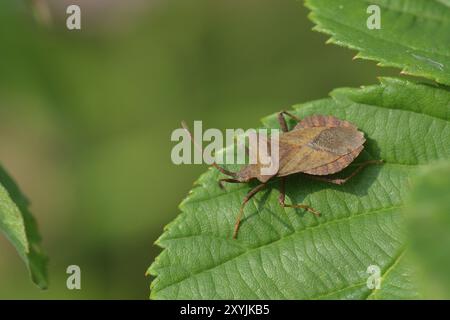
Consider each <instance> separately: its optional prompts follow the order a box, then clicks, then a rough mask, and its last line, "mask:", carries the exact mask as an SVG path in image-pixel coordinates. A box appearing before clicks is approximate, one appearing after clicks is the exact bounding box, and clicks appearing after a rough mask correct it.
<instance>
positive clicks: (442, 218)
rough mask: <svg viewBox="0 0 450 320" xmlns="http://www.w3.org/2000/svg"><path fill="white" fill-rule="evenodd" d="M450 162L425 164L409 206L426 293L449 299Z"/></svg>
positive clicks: (414, 249)
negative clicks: (428, 165)
mask: <svg viewBox="0 0 450 320" xmlns="http://www.w3.org/2000/svg"><path fill="white" fill-rule="evenodd" d="M449 194H450V162H443V163H438V164H436V165H434V166H430V167H427V168H425V169H424V170H422V171H421V172H420V175H419V176H418V177H417V178H415V179H414V181H413V191H412V194H411V197H410V200H409V201H408V203H407V206H406V210H405V211H406V217H407V219H408V226H409V228H410V237H411V240H412V243H411V252H412V254H413V257H414V258H415V260H414V263H415V265H416V266H417V267H418V281H417V283H419V284H420V289H421V291H422V292H423V297H424V298H427V299H450V279H449V277H448V272H449V270H450V251H449V247H450V234H449V230H450V198H449Z"/></svg>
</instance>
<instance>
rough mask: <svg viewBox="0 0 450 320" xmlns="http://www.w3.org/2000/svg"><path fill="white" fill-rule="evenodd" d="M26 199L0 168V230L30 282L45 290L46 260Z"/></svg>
mask: <svg viewBox="0 0 450 320" xmlns="http://www.w3.org/2000/svg"><path fill="white" fill-rule="evenodd" d="M28 204H29V203H28V200H27V199H26V198H25V196H23V195H22V193H21V192H20V190H19V188H18V187H17V185H16V184H15V183H14V181H13V180H12V179H11V177H9V175H8V174H7V173H6V171H5V170H4V169H3V168H2V167H1V166H0V231H2V232H3V233H4V234H5V235H6V237H7V238H8V239H9V241H11V243H12V244H13V245H14V247H15V248H16V250H17V252H18V253H19V255H20V257H21V258H22V259H23V260H24V262H25V264H26V265H27V267H28V269H29V271H30V274H31V278H32V280H33V282H34V283H35V284H36V285H37V286H39V287H40V288H41V289H46V288H47V257H46V256H45V255H44V254H43V252H42V249H41V247H40V242H41V238H40V236H39V233H38V230H37V225H36V221H35V220H34V218H33V216H32V215H31V213H30V212H29V211H28Z"/></svg>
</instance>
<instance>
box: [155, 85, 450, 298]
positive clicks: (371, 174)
mask: <svg viewBox="0 0 450 320" xmlns="http://www.w3.org/2000/svg"><path fill="white" fill-rule="evenodd" d="M405 92H408V94H407V95H405ZM449 101H450V92H449V91H447V90H445V89H441V88H435V87H431V86H427V85H420V84H414V83H411V82H408V81H403V80H398V79H390V78H386V79H383V80H382V83H381V84H380V85H374V86H369V87H363V88H361V89H349V88H345V89H339V90H335V91H334V92H333V93H332V97H331V98H327V99H322V100H318V101H313V102H309V103H305V104H301V105H297V106H294V111H293V112H294V113H296V114H297V115H298V116H300V117H305V116H307V115H311V114H324V115H335V116H337V117H339V118H341V119H347V120H349V121H351V122H352V123H354V124H356V125H357V126H358V127H359V128H360V129H361V130H362V131H364V133H365V135H366V138H367V142H366V145H365V149H364V151H363V153H362V154H361V156H360V157H358V159H356V160H355V163H357V162H361V161H363V160H365V159H383V160H384V161H385V164H383V165H381V166H371V167H368V168H366V169H364V171H363V172H361V173H360V174H358V175H357V176H355V177H354V178H352V179H351V180H350V181H349V182H348V183H347V184H345V185H342V186H336V185H331V184H328V183H325V182H318V181H315V180H312V179H310V178H308V177H307V176H304V175H292V176H289V177H288V183H287V188H286V194H287V199H288V201H291V202H292V203H306V204H309V205H311V206H312V207H314V208H316V209H317V210H319V211H320V212H322V216H321V217H319V218H317V217H315V216H313V215H311V214H309V213H305V212H304V211H302V210H296V209H283V208H281V207H280V206H279V204H278V196H279V191H278V183H277V180H276V179H274V180H273V181H270V183H269V186H268V188H267V190H266V191H263V192H261V193H260V194H258V195H257V196H256V197H255V198H254V200H253V201H252V202H251V203H249V204H248V206H247V207H246V210H245V219H244V220H243V222H242V225H241V229H240V231H239V236H238V239H237V240H232V239H231V234H232V230H233V225H234V221H235V218H236V214H237V213H238V211H239V206H240V204H241V201H242V199H243V197H244V196H245V194H246V193H247V192H248V191H249V190H250V188H251V187H252V186H254V185H255V184H243V185H229V186H227V190H226V191H223V190H221V189H220V188H219V187H218V185H217V180H218V179H219V178H220V176H221V174H219V173H218V172H216V171H215V170H212V169H210V170H208V172H206V173H205V174H204V175H202V176H201V177H200V178H199V180H198V181H197V182H196V183H195V187H194V189H193V190H192V191H191V192H190V194H189V196H188V197H187V198H186V199H185V200H184V201H183V202H182V204H181V205H180V209H181V211H182V213H181V214H180V215H179V216H178V217H177V218H176V219H175V221H173V222H172V223H171V224H170V225H169V226H167V227H166V230H165V232H164V234H163V235H162V236H161V237H160V238H159V239H158V241H157V244H158V245H160V246H161V247H163V248H164V250H163V252H162V253H161V254H160V256H159V257H158V258H157V259H156V261H155V262H154V263H153V264H152V265H151V266H150V268H149V270H148V273H149V274H151V275H153V276H156V278H155V279H154V280H153V282H152V284H151V298H153V299H366V298H368V299H377V298H402V299H406V298H416V297H417V291H416V289H415V287H414V283H413V282H412V280H411V272H412V269H411V266H410V264H409V263H408V261H406V260H405V255H404V252H405V247H406V242H405V236H404V230H403V228H402V227H403V225H404V217H403V215H402V209H403V206H404V199H405V197H406V195H407V194H408V192H409V185H410V183H409V178H410V176H411V175H413V174H414V173H415V172H416V171H417V170H418V168H421V167H423V166H424V165H426V164H428V163H430V162H432V161H435V160H438V159H448V158H450V103H449ZM412 102H413V103H412ZM414 102H415V103H414ZM263 123H264V125H265V126H266V127H269V128H275V127H278V124H277V120H276V116H275V115H272V116H269V117H267V118H265V119H263ZM293 124H294V123H293V122H291V123H290V125H291V126H292V125H293ZM353 169H354V165H352V166H350V167H349V168H348V169H346V170H345V172H344V173H340V174H339V175H346V174H348V173H349V172H351V171H352V170H353ZM370 265H376V266H379V268H380V270H381V279H382V282H381V288H380V289H379V290H375V289H369V288H368V286H367V285H366V281H367V279H368V277H369V274H367V273H366V271H367V268H368V267H369V266H370Z"/></svg>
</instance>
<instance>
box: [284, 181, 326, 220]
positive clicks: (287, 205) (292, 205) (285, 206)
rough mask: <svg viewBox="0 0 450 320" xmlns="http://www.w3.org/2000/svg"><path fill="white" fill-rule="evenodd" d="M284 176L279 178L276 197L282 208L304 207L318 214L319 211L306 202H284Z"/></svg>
mask: <svg viewBox="0 0 450 320" xmlns="http://www.w3.org/2000/svg"><path fill="white" fill-rule="evenodd" d="M285 180H286V178H285V177H281V178H280V196H279V197H278V202H279V203H280V205H281V206H282V207H283V208H297V209H305V210H306V211H309V212H311V213H313V214H315V215H316V216H320V212H318V211H317V210H315V209H313V208H311V207H310V206H308V205H306V204H286V203H285V200H286V193H285Z"/></svg>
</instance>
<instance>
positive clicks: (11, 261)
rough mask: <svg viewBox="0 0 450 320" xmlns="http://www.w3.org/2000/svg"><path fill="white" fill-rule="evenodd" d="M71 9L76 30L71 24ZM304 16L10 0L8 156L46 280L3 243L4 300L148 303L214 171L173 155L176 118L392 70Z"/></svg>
mask: <svg viewBox="0 0 450 320" xmlns="http://www.w3.org/2000/svg"><path fill="white" fill-rule="evenodd" d="M69 3H70V4H79V5H80V6H81V10H82V30H81V31H68V30H67V29H66V24H65V19H66V17H67V16H66V14H65V11H66V7H67V5H68V4H69ZM46 4H48V8H49V12H50V15H49V16H48V17H47V18H46V15H45V10H42V8H44V9H45V5H46ZM36 5H37V7H36ZM36 8H37V9H36ZM307 14H308V10H307V9H306V8H304V7H303V4H302V3H301V2H298V1H295V0H246V1H240V0H190V1H184V0H146V1H138V0H133V1H132V0H128V1H125V2H124V1H112V0H109V1H106V0H104V1H100V0H98V1H87V0H85V1H75V0H73V1H70V2H69V1H62V0H53V1H47V2H45V1H43V0H34V1H24V0H21V1H19V0H2V1H1V2H0V162H1V163H2V164H3V165H4V167H5V168H6V169H7V170H8V172H9V173H10V175H12V176H13V177H14V178H15V180H16V182H17V183H18V184H19V185H20V186H21V189H22V191H23V192H24V193H25V194H26V195H27V196H28V197H29V199H30V200H31V202H32V207H31V210H32V212H33V214H34V215H35V217H36V219H37V220H38V223H39V226H40V231H41V234H42V236H43V246H44V248H45V250H46V252H47V254H48V255H49V257H50V264H49V274H50V288H49V290H47V291H40V290H39V289H37V288H36V287H35V286H34V285H33V284H32V283H31V281H30V280H29V278H28V275H27V271H26V268H25V266H24V264H23V263H22V262H21V261H20V258H19V257H18V255H17V254H16V252H15V251H14V249H13V248H12V246H11V245H10V244H9V243H8V242H7V241H6V240H5V238H4V237H0V298H24V299H28V298H38V299H40V298H42V299H47V298H62V299H70V298H81V299H88V298H100V299H118V298H136V299H147V298H148V295H149V282H150V279H149V278H146V277H145V276H144V273H145V271H146V269H147V267H148V266H149V265H150V263H151V262H152V261H153V259H154V258H155V256H156V255H157V254H158V253H159V252H160V249H159V248H158V247H156V246H155V245H154V244H153V242H154V241H155V240H156V239H157V237H158V236H159V235H160V234H161V233H162V230H163V227H164V225H166V224H167V223H168V222H170V221H171V220H172V219H173V218H174V217H175V216H176V215H177V214H178V208H177V206H178V203H179V202H180V201H181V200H182V199H183V197H184V196H185V195H186V194H187V193H188V191H189V189H190V188H191V186H192V183H193V181H194V180H195V179H196V178H197V176H198V175H199V174H200V173H201V172H203V171H204V170H205V169H206V167H205V166H201V165H192V166H175V165H173V164H172V163H171V160H170V150H171V148H172V146H173V145H174V143H172V142H171V141H170V134H171V132H172V130H174V129H175V128H177V127H178V126H179V123H180V120H183V119H184V120H187V121H188V122H189V123H192V121H193V120H203V121H204V127H214V128H220V129H225V128H249V127H255V126H257V125H258V124H259V119H260V118H261V117H263V116H265V115H268V114H271V113H273V112H276V111H278V110H280V109H282V108H287V107H289V106H290V105H292V104H294V103H298V102H303V101H307V100H311V99H316V98H322V97H325V96H326V95H327V94H328V92H329V91H330V90H332V89H333V88H336V87H341V86H359V85H362V84H372V83H376V82H377V79H376V76H378V75H380V74H383V75H386V74H397V72H396V71H392V70H386V69H383V70H381V69H379V68H378V67H376V66H375V63H371V62H364V61H359V60H356V61H352V57H353V55H354V53H353V52H351V51H349V50H347V49H342V48H338V47H336V46H332V45H326V44H325V40H326V39H327V38H326V37H325V36H324V35H321V34H319V33H316V32H312V31H311V28H312V26H313V25H312V23H311V22H310V21H309V20H308V19H307ZM71 264H76V265H79V266H80V267H81V270H82V290H80V291H76V290H75V291H69V290H67V288H66V278H67V275H66V268H67V266H68V265H71Z"/></svg>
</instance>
